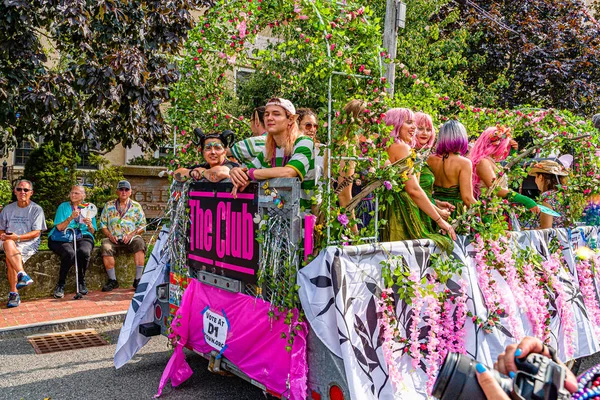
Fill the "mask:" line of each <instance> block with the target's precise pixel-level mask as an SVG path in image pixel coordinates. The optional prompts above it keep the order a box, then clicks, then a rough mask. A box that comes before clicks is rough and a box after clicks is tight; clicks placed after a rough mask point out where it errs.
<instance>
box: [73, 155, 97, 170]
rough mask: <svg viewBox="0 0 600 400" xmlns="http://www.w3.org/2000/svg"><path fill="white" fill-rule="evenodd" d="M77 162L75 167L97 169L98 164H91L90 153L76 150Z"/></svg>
mask: <svg viewBox="0 0 600 400" xmlns="http://www.w3.org/2000/svg"><path fill="white" fill-rule="evenodd" d="M77 155H78V156H79V162H78V163H77V168H81V169H98V165H96V164H92V162H91V160H90V153H87V152H86V153H84V152H81V151H80V152H78V153H77Z"/></svg>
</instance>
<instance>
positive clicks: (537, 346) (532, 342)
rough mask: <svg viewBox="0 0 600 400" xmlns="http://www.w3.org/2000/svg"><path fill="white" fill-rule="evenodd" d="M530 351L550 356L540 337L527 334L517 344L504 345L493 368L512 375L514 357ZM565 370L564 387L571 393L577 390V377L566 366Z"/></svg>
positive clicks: (522, 355) (525, 355) (523, 355)
mask: <svg viewBox="0 0 600 400" xmlns="http://www.w3.org/2000/svg"><path fill="white" fill-rule="evenodd" d="M531 353H538V354H541V355H543V356H546V357H548V358H551V356H550V352H549V351H548V347H547V346H545V345H544V343H542V341H541V340H540V339H538V338H534V337H530V336H527V337H526V338H524V339H523V340H521V343H519V344H518V345H516V344H510V345H508V346H506V350H504V352H503V353H501V354H500V355H499V356H498V361H497V362H496V363H495V364H494V369H496V370H498V372H500V373H501V374H504V375H508V376H511V375H513V376H514V374H515V373H516V372H517V365H516V364H515V358H520V359H521V358H525V357H527V355H528V354H531ZM565 368H566V367H565ZM566 370H567V377H566V379H565V389H567V390H568V391H569V392H571V393H575V391H576V390H577V378H576V377H575V375H573V373H572V372H571V371H570V370H569V369H568V368H566ZM511 377H512V376H511Z"/></svg>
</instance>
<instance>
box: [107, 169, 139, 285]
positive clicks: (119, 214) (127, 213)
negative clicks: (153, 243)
mask: <svg viewBox="0 0 600 400" xmlns="http://www.w3.org/2000/svg"><path fill="white" fill-rule="evenodd" d="M130 196H131V184H130V183H129V182H128V181H120V182H119V183H118V184H117V199H116V200H114V201H113V200H111V201H109V202H107V203H106V205H105V206H104V209H103V210H102V214H101V215H100V229H102V232H103V233H104V235H106V239H103V240H102V260H103V261H104V268H106V274H107V275H108V282H107V283H106V285H104V287H103V288H102V291H103V292H110V291H111V290H113V289H116V288H118V287H119V282H118V281H117V275H116V273H115V253H116V250H117V249H118V248H125V249H126V250H127V251H128V252H129V253H133V260H134V261H135V266H136V268H135V279H134V280H133V288H134V289H137V286H138V284H139V283H140V278H141V277H142V272H143V271H144V261H145V255H146V242H145V241H144V239H143V238H142V237H141V236H140V235H141V234H142V233H143V232H144V230H145V228H146V217H145V216H144V210H142V206H141V205H140V203H138V202H135V201H133V200H131V199H130V198H129V197H130Z"/></svg>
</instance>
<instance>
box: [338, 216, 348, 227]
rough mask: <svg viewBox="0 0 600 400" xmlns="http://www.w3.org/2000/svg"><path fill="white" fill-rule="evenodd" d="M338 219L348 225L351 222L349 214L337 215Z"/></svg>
mask: <svg viewBox="0 0 600 400" xmlns="http://www.w3.org/2000/svg"><path fill="white" fill-rule="evenodd" d="M337 220H338V222H339V223H340V224H342V225H344V226H347V225H348V223H349V222H350V220H349V219H348V216H347V215H346V214H339V215H338V217H337Z"/></svg>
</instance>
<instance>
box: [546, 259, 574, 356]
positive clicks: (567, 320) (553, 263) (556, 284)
mask: <svg viewBox="0 0 600 400" xmlns="http://www.w3.org/2000/svg"><path fill="white" fill-rule="evenodd" d="M541 267H542V270H543V272H544V275H545V278H546V280H547V282H548V285H549V286H550V288H551V289H552V291H553V292H554V293H555V294H556V297H555V301H556V308H557V311H558V314H559V316H560V323H561V326H562V327H563V331H564V337H565V338H566V347H565V354H566V356H567V357H572V356H573V354H575V317H574V316H573V310H572V309H571V305H570V304H569V303H568V297H567V295H566V292H565V288H564V286H563V284H562V282H561V281H560V278H559V277H558V273H559V271H560V269H561V256H560V254H559V253H554V254H552V255H551V256H550V257H548V259H547V260H545V261H544V262H542V264H541Z"/></svg>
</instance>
